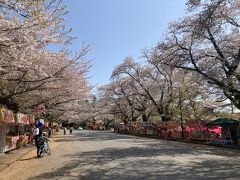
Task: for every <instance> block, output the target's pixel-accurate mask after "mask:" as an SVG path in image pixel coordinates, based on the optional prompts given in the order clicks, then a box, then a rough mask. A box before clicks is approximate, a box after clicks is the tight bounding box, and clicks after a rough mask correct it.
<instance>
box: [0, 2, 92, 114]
mask: <svg viewBox="0 0 240 180" xmlns="http://www.w3.org/2000/svg"><path fill="white" fill-rule="evenodd" d="M66 13H67V10H66V8H65V7H64V6H63V5H62V4H61V0H38V1H27V0H22V1H17V0H1V1H0V75H1V76H0V87H1V90H0V104H3V105H5V106H7V107H8V108H10V109H13V110H15V111H19V110H20V111H31V109H32V108H34V107H35V106H37V105H39V104H45V105H46V108H47V109H48V110H51V111H66V110H68V109H71V108H72V107H71V106H73V103H72V102H73V101H76V100H79V99H83V98H85V97H86V96H87V95H88V94H89V91H90V85H89V84H88V81H87V72H88V70H89V68H90V62H89V61H88V60H86V59H85V55H86V53H87V52H88V51H89V50H90V47H89V46H88V45H86V46H85V45H84V46H83V47H82V49H80V51H79V52H78V53H76V54H75V55H73V53H72V52H70V51H69V50H68V45H70V43H71V41H72V39H73V38H72V37H71V36H70V34H69V33H70V31H71V29H69V30H68V29H67V28H66V26H65V23H64V19H63V16H64V15H65V14H66ZM51 45H56V46H57V48H56V49H55V50H52V51H51V50H50V48H49V46H51Z"/></svg>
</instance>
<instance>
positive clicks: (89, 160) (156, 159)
mask: <svg viewBox="0 0 240 180" xmlns="http://www.w3.org/2000/svg"><path fill="white" fill-rule="evenodd" d="M50 145H51V149H52V152H53V154H52V155H51V156H45V157H44V158H42V159H37V158H35V151H32V152H30V153H29V154H28V155H26V156H25V157H23V158H22V159H20V160H19V161H18V162H16V163H14V164H13V165H11V166H10V167H9V168H7V169H5V170H4V171H3V172H1V173H0V179H84V180H85V179H86V180H94V179H111V180H112V179H124V180H125V179H136V180H137V179H166V180H169V179H174V180H175V179H188V180H192V179H240V171H239V170H240V156H239V153H240V151H239V150H229V149H221V148H215V147H209V146H200V145H196V144H184V143H179V142H173V141H164V140H156V139H149V138H140V137H133V136H126V135H118V134H112V133H107V132H97V131H84V130H83V131H77V132H76V131H75V132H74V134H73V135H66V136H63V135H61V136H57V137H55V138H54V139H53V141H52V142H51V144H50Z"/></svg>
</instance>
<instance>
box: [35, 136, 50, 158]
mask: <svg viewBox="0 0 240 180" xmlns="http://www.w3.org/2000/svg"><path fill="white" fill-rule="evenodd" d="M48 141H49V140H48V139H46V138H44V137H41V138H39V139H38V146H39V148H38V152H37V156H38V157H41V158H42V157H43V156H44V154H45V153H46V154H48V155H49V156H50V155H51V149H50V147H49V144H48Z"/></svg>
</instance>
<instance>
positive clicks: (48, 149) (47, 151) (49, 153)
mask: <svg viewBox="0 0 240 180" xmlns="http://www.w3.org/2000/svg"><path fill="white" fill-rule="evenodd" d="M46 153H47V154H48V155H49V156H50V155H51V149H50V147H49V145H48V148H47V149H46Z"/></svg>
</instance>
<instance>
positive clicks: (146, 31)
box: [65, 0, 186, 85]
mask: <svg viewBox="0 0 240 180" xmlns="http://www.w3.org/2000/svg"><path fill="white" fill-rule="evenodd" d="M185 2H186V1H185V0H65V4H67V6H68V10H69V14H68V15H67V16H66V18H65V19H66V21H67V25H68V26H69V27H73V35H74V36H77V37H78V39H76V40H75V41H74V42H73V44H72V49H73V50H79V49H80V47H81V44H82V42H83V41H86V42H87V43H89V44H91V48H92V49H91V51H90V52H89V54H88V55H87V58H88V59H91V60H92V64H93V66H92V68H91V70H90V72H89V76H90V77H91V78H90V82H91V83H92V84H93V85H103V84H105V83H108V82H109V79H110V76H111V72H112V71H113V69H114V67H116V66H117V65H118V64H120V63H121V62H122V61H123V59H124V58H125V57H126V56H132V57H134V58H135V59H139V58H138V57H139V56H140V55H141V50H142V49H144V48H151V47H153V46H154V45H155V44H156V42H157V41H158V40H160V39H161V36H162V34H163V33H164V32H165V31H166V30H167V26H168V24H169V23H170V22H171V21H173V20H178V19H179V18H180V17H182V16H184V14H185Z"/></svg>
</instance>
